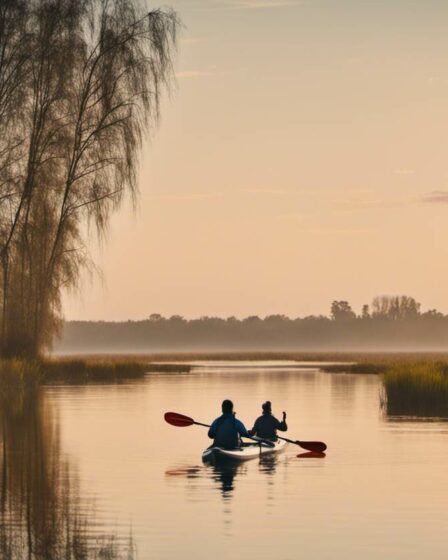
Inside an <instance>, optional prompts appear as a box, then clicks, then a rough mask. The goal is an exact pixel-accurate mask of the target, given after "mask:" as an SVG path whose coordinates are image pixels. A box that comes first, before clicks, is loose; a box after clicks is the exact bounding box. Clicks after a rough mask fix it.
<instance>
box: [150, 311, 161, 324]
mask: <svg viewBox="0 0 448 560" xmlns="http://www.w3.org/2000/svg"><path fill="white" fill-rule="evenodd" d="M148 319H149V320H150V321H152V322H154V323H155V322H157V321H161V320H162V319H163V317H162V315H160V313H151V315H150V316H149V317H148Z"/></svg>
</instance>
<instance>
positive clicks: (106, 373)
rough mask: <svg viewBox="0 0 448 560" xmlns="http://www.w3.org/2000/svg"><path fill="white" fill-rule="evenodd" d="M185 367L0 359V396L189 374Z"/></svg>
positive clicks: (126, 361)
mask: <svg viewBox="0 0 448 560" xmlns="http://www.w3.org/2000/svg"><path fill="white" fill-rule="evenodd" d="M190 370H191V366H189V365H188V364H157V363H149V362H148V361H145V360H137V359H133V358H123V357H113V356H110V357H107V358H98V357H88V358H76V359H75V358H51V359H42V360H36V361H28V360H21V359H11V360H6V359H5V360H0V396H1V394H9V393H10V391H11V390H19V389H24V388H31V387H37V386H38V385H41V384H46V383H69V384H87V383H120V382H124V381H129V380H133V379H140V378H143V377H144V376H145V374H146V373H150V372H152V373H156V372H157V373H179V372H189V371H190Z"/></svg>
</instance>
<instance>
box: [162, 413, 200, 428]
mask: <svg viewBox="0 0 448 560" xmlns="http://www.w3.org/2000/svg"><path fill="white" fill-rule="evenodd" d="M165 421H166V422H168V424H171V425H172V426H177V427H179V428H183V427H185V426H192V425H193V424H194V420H193V418H190V417H189V416H184V415H183V414H178V413H177V412H165Z"/></svg>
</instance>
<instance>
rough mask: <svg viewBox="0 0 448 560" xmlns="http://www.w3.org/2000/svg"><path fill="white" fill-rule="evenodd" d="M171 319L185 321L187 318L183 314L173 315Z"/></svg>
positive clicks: (177, 321) (178, 321) (179, 321)
mask: <svg viewBox="0 0 448 560" xmlns="http://www.w3.org/2000/svg"><path fill="white" fill-rule="evenodd" d="M169 320H170V321H173V322H176V323H185V322H186V320H185V318H184V317H182V315H171V317H170V319H169Z"/></svg>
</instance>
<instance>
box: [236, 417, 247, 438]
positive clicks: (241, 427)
mask: <svg viewBox="0 0 448 560" xmlns="http://www.w3.org/2000/svg"><path fill="white" fill-rule="evenodd" d="M235 425H236V429H237V430H238V433H239V434H240V436H241V437H248V436H250V433H249V432H248V431H247V430H246V426H245V425H244V424H243V423H242V422H240V421H239V420H235Z"/></svg>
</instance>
